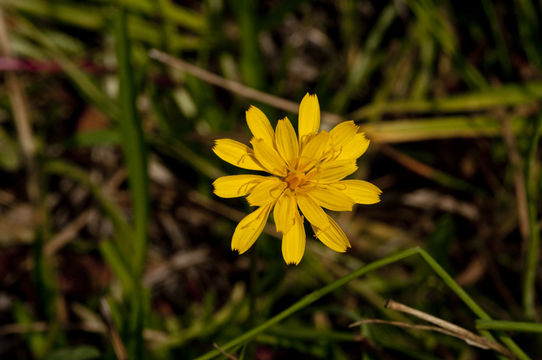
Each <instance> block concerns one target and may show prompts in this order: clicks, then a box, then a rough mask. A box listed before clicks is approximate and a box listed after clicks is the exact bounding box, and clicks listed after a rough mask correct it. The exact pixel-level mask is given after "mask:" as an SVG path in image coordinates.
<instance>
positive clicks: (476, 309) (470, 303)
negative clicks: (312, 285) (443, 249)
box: [196, 247, 529, 360]
mask: <svg viewBox="0 0 542 360" xmlns="http://www.w3.org/2000/svg"><path fill="white" fill-rule="evenodd" d="M416 254H417V255H420V256H421V257H422V259H423V260H424V261H425V262H426V263H427V264H428V265H429V266H430V267H431V269H433V271H434V272H435V273H436V274H437V275H438V276H439V277H440V278H441V279H442V281H444V283H445V284H446V285H447V286H448V287H449V288H450V289H451V290H452V291H453V292H454V293H455V294H456V295H457V296H458V297H459V298H460V299H461V300H462V301H463V302H464V303H465V305H467V307H469V309H471V311H472V312H473V313H474V314H476V315H477V316H478V317H480V318H481V319H484V320H491V318H490V317H489V315H488V314H487V313H486V312H485V311H484V310H483V309H482V308H481V307H480V306H479V305H478V304H477V303H476V302H475V301H474V300H473V299H472V298H471V297H470V296H469V295H468V294H467V293H466V292H465V290H463V288H461V287H460V286H459V285H458V284H457V283H456V282H455V280H454V279H453V278H452V277H451V276H450V275H449V274H448V273H447V272H446V271H445V270H444V269H443V268H442V267H441V266H440V265H439V264H438V263H437V262H436V261H435V260H434V259H433V258H432V257H431V255H429V254H428V253H427V252H426V251H424V250H423V249H421V248H419V247H413V248H410V249H407V250H403V251H400V252H397V253H395V254H392V255H389V256H386V257H384V258H382V259H380V260H377V261H374V262H372V263H370V264H368V265H365V266H363V267H361V268H360V269H358V270H356V271H354V272H351V273H350V274H348V275H346V276H343V277H342V278H340V279H337V280H335V281H333V282H332V283H330V284H328V285H326V286H324V287H322V288H320V289H318V290H316V291H313V292H312V293H310V294H308V295H306V296H305V297H303V298H301V299H300V300H299V301H297V302H296V303H294V304H293V305H292V306H290V307H288V308H287V309H286V310H284V311H282V312H280V313H279V314H277V315H275V316H274V317H272V318H270V319H268V320H267V321H265V322H264V323H263V324H261V325H259V326H257V327H255V328H253V329H251V330H249V331H247V332H245V333H244V334H243V335H241V336H238V337H237V338H235V339H233V340H231V341H230V342H228V343H226V344H224V345H221V346H220V349H221V350H222V351H228V350H230V349H232V348H234V347H235V346H238V345H240V344H243V343H245V342H247V341H249V340H250V339H252V338H253V337H255V336H256V335H258V334H260V333H263V332H265V331H266V330H268V329H269V328H270V327H271V326H273V325H275V324H277V323H278V322H280V321H281V320H283V319H285V318H287V317H288V316H290V315H292V314H294V313H295V312H297V311H299V310H301V309H303V308H305V307H307V306H309V305H311V304H312V303H314V302H315V301H317V300H318V299H320V298H322V297H323V296H325V295H327V294H329V293H331V292H333V291H334V290H336V289H338V288H340V287H341V286H343V285H345V284H346V283H348V282H350V281H351V280H353V279H355V278H358V277H360V276H363V275H365V274H367V273H369V272H371V271H374V270H377V269H380V268H381V267H384V266H386V265H389V264H392V263H394V262H397V261H400V260H403V259H405V258H408V257H410V256H412V255H416ZM485 335H486V336H487V337H489V338H491V339H493V337H492V336H491V334H489V333H487V332H485ZM500 338H501V340H502V341H503V343H504V344H505V345H507V346H508V348H509V349H510V350H511V351H512V352H513V353H514V354H515V355H516V356H517V357H518V358H519V359H529V357H528V356H527V355H526V354H525V353H524V352H523V351H522V350H521V349H520V348H519V347H518V346H517V345H516V344H515V342H514V341H513V340H512V339H510V338H509V337H508V336H506V335H502V336H500ZM220 354H221V352H220V351H219V350H213V351H210V352H208V353H206V354H204V355H202V356H200V357H198V358H197V359H196V360H207V359H212V358H214V357H215V356H218V355H220Z"/></svg>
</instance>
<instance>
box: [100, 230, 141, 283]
mask: <svg viewBox="0 0 542 360" xmlns="http://www.w3.org/2000/svg"><path fill="white" fill-rule="evenodd" d="M100 253H101V254H102V256H103V258H104V260H105V262H106V263H107V264H108V265H109V267H110V268H111V270H113V272H114V273H115V275H116V276H117V277H118V278H119V280H120V282H121V284H122V287H123V289H124V291H126V292H127V293H132V292H133V290H134V288H135V285H134V279H133V278H134V276H133V273H132V271H131V270H130V264H129V263H127V262H126V261H125V259H126V256H125V255H123V254H122V252H121V251H120V250H119V248H118V246H117V245H116V244H115V243H114V242H113V241H111V240H107V239H106V240H102V241H101V242H100Z"/></svg>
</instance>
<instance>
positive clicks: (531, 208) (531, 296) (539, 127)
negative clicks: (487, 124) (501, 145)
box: [523, 112, 542, 319]
mask: <svg viewBox="0 0 542 360" xmlns="http://www.w3.org/2000/svg"><path fill="white" fill-rule="evenodd" d="M541 133H542V112H541V113H540V114H539V115H538V118H537V119H536V123H535V127H534V131H533V136H532V138H531V142H530V144H529V154H528V158H527V166H526V169H525V187H526V190H527V202H528V203H527V211H528V215H529V240H528V244H527V249H526V259H525V278H524V280H523V307H524V308H525V314H526V315H527V317H528V318H530V319H534V318H535V316H536V308H535V288H536V269H537V267H538V257H539V252H540V233H539V229H538V225H537V214H536V204H537V201H536V199H537V195H538V194H537V191H536V190H537V189H536V185H537V181H536V172H535V169H536V164H535V161H536V153H537V148H538V141H539V140H540V135H541Z"/></svg>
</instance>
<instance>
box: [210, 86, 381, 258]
mask: <svg viewBox="0 0 542 360" xmlns="http://www.w3.org/2000/svg"><path fill="white" fill-rule="evenodd" d="M246 119H247V124H248V127H249V128H250V131H251V132H252V135H253V136H254V137H253V138H252V140H251V141H250V143H251V144H252V148H250V147H248V146H246V145H244V144H242V143H240V142H237V141H235V140H231V139H219V140H216V142H215V146H214V147H213V151H214V152H215V154H216V155H218V157H220V158H221V159H222V160H224V161H226V162H228V163H230V164H233V165H235V166H238V167H240V168H243V169H249V170H258V171H262V172H266V173H269V174H270V176H262V175H248V174H247V175H231V176H223V177H220V178H218V179H216V180H215V181H214V183H213V185H214V193H215V194H216V195H218V196H220V197H223V198H234V197H240V196H245V195H248V196H247V200H248V203H249V204H250V205H251V206H257V207H258V208H257V209H256V210H255V211H253V212H252V213H250V214H249V215H247V216H246V217H245V218H243V219H242V220H241V221H240V222H239V224H238V225H237V227H236V228H235V232H234V233H233V238H232V242H231V247H232V250H237V251H238V252H239V253H240V254H242V253H244V252H245V251H247V250H248V249H249V248H250V247H251V246H252V244H254V242H255V241H256V239H257V238H258V237H259V236H260V234H261V232H262V230H263V228H264V226H265V224H266V222H267V218H268V217H269V214H270V213H271V210H273V217H274V220H275V225H276V229H277V231H278V232H280V233H282V255H283V257H284V260H285V261H286V263H288V264H296V265H297V264H299V262H300V261H301V258H302V257H303V253H304V252H305V240H306V236H305V227H304V225H303V223H304V218H306V219H307V220H308V221H309V223H310V224H311V226H312V229H313V231H314V234H315V235H316V237H317V238H318V239H319V240H320V241H321V242H323V243H324V244H325V245H326V246H327V247H329V248H331V249H333V250H335V251H338V252H344V251H346V249H347V248H349V247H350V242H349V241H348V238H347V237H346V235H345V233H344V232H343V231H342V229H341V228H340V227H339V226H338V225H337V223H336V222H335V221H334V220H333V219H332V218H331V217H330V216H329V215H327V214H326V212H325V211H324V210H323V209H322V208H326V209H329V210H333V211H351V210H352V207H353V205H354V204H356V203H357V204H374V203H377V202H379V201H380V194H381V190H380V189H379V188H377V187H376V186H375V185H373V184H371V183H369V182H367V181H363V180H343V179H344V178H345V177H346V176H348V175H350V174H352V173H353V172H355V171H356V170H357V168H358V167H357V165H356V160H357V158H359V157H360V156H361V155H363V153H364V152H365V151H366V150H367V147H368V146H369V140H368V139H367V138H366V137H365V134H364V133H362V132H359V127H358V126H357V125H356V124H354V122H353V121H345V122H342V123H340V124H338V125H336V126H335V127H334V128H333V129H332V130H331V131H329V132H327V131H321V132H318V129H319V127H320V105H319V104H318V98H317V97H316V95H310V94H306V95H305V97H304V98H303V100H302V101H301V104H300V106H299V121H298V133H299V138H298V137H297V136H296V133H295V130H294V128H293V126H292V124H291V123H290V121H289V120H288V118H287V117H285V118H284V119H282V120H279V121H278V124H277V126H276V129H275V131H273V128H272V127H271V124H270V123H269V120H268V119H267V117H266V116H265V114H264V113H263V112H262V111H261V110H259V109H258V108H256V107H254V106H251V107H250V108H249V109H248V110H247V111H246ZM298 208H299V210H301V213H302V214H303V216H302V215H301V214H300V213H299V210H298Z"/></svg>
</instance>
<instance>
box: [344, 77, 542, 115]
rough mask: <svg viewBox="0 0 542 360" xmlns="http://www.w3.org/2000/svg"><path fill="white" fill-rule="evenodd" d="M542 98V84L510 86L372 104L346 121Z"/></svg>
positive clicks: (484, 107)
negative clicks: (427, 98)
mask: <svg viewBox="0 0 542 360" xmlns="http://www.w3.org/2000/svg"><path fill="white" fill-rule="evenodd" d="M540 99H542V82H539V81H533V82H526V83H522V84H508V85H503V86H500V87H495V88H491V89H486V90H482V91H473V92H469V93H465V94H460V95H454V96H449V97H445V98H440V99H432V100H413V99H411V100H398V101H388V102H385V103H381V104H369V105H366V106H363V107H361V108H359V109H357V110H356V111H354V112H352V113H350V114H349V115H348V116H346V118H348V119H353V120H359V119H364V118H367V117H369V116H375V115H384V114H394V113H399V114H406V113H427V112H432V113H453V112H473V111H482V110H488V109H491V108H494V107H502V106H513V105H521V104H527V103H531V102H534V101H537V100H540Z"/></svg>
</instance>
